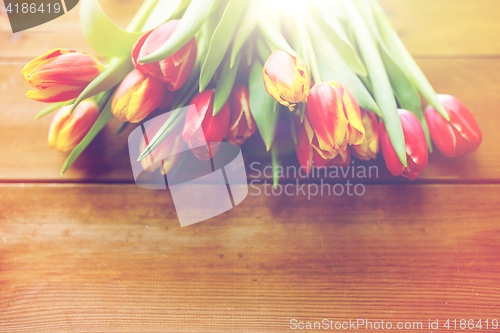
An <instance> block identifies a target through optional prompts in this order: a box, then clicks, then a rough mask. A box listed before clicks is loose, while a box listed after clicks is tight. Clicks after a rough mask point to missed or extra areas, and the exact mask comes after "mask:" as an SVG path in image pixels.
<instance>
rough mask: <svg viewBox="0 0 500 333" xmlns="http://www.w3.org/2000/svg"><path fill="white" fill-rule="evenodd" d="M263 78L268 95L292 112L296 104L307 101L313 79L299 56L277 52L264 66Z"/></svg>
mask: <svg viewBox="0 0 500 333" xmlns="http://www.w3.org/2000/svg"><path fill="white" fill-rule="evenodd" d="M263 78H264V86H265V87H266V91H267V93H268V94H269V95H271V96H272V97H273V98H274V99H275V100H276V101H278V103H281V104H282V105H284V106H287V107H288V108H289V109H290V111H292V110H293V107H294V106H295V104H297V103H302V102H306V101H307V97H308V96H309V87H310V86H311V78H310V76H309V71H308V70H307V66H306V64H305V63H304V61H303V60H302V59H301V58H300V57H299V56H297V57H294V56H291V55H289V54H288V53H286V52H284V51H281V50H277V51H275V52H274V53H273V54H271V56H270V57H269V58H268V59H267V61H266V63H265V65H264V69H263Z"/></svg>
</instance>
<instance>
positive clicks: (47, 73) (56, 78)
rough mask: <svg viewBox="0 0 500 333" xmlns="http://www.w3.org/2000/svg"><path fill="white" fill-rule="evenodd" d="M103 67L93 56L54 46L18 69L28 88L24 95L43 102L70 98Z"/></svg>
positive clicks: (54, 101) (102, 69) (82, 88)
mask: <svg viewBox="0 0 500 333" xmlns="http://www.w3.org/2000/svg"><path fill="white" fill-rule="evenodd" d="M103 71H104V67H103V66H102V64H101V63H100V62H99V60H97V58H96V57H94V56H92V55H90V54H87V53H84V52H79V51H75V50H66V49H54V50H52V51H49V52H47V53H45V54H43V55H41V56H39V57H37V58H35V59H33V60H32V61H31V62H29V63H28V64H27V65H26V66H25V67H24V68H23V70H22V71H21V73H22V74H23V75H24V78H25V79H26V81H27V82H28V84H29V85H30V86H31V87H33V88H35V89H36V90H30V91H28V93H27V94H26V96H27V97H29V98H31V99H33V100H35V101H39V102H45V103H57V102H65V101H70V100H72V99H75V98H77V97H78V96H79V95H80V93H81V92H82V91H83V90H84V89H85V87H87V85H88V84H89V83H90V82H92V81H93V80H94V79H95V78H96V77H97V76H98V75H99V74H101V73H102V72H103Z"/></svg>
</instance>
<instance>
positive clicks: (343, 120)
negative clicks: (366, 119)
mask: <svg viewBox="0 0 500 333" xmlns="http://www.w3.org/2000/svg"><path fill="white" fill-rule="evenodd" d="M306 116H307V119H308V121H309V123H310V125H311V128H312V132H311V133H310V134H309V135H310V136H312V137H310V141H311V144H312V146H313V147H314V149H315V150H316V151H317V152H318V153H319V155H320V156H321V157H322V158H323V159H326V160H331V159H332V158H334V157H335V156H336V155H337V154H338V152H339V150H343V151H345V150H346V149H347V145H348V144H351V145H359V144H361V143H362V142H363V139H364V136H365V129H364V127H363V121H362V119H361V113H360V109H359V105H358V103H357V102H356V100H355V99H354V97H353V96H352V95H351V93H350V92H349V91H348V90H347V89H346V88H345V87H344V86H343V85H341V84H339V83H336V82H329V83H326V82H322V83H318V84H316V85H315V86H314V87H313V88H312V89H311V95H310V96H309V101H308V102H307V106H306Z"/></svg>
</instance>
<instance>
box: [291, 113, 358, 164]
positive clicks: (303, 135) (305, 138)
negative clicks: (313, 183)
mask: <svg viewBox="0 0 500 333" xmlns="http://www.w3.org/2000/svg"><path fill="white" fill-rule="evenodd" d="M295 132H296V134H297V144H296V145H295V150H296V152H297V158H298V160H299V164H300V166H301V168H304V170H305V171H306V172H307V173H309V172H310V171H311V168H312V167H313V166H315V167H322V166H327V167H330V166H339V167H346V166H348V165H349V164H350V163H351V153H350V151H349V149H345V150H344V149H341V148H339V149H338V150H337V154H336V155H335V157H333V158H331V159H325V158H323V157H322V156H321V155H320V154H319V153H318V152H317V151H316V150H315V149H314V148H313V146H312V145H311V142H310V139H309V137H310V135H308V133H311V132H312V128H311V125H310V124H309V121H308V120H307V118H304V122H303V123H301V122H300V116H299V115H297V116H296V120H295Z"/></svg>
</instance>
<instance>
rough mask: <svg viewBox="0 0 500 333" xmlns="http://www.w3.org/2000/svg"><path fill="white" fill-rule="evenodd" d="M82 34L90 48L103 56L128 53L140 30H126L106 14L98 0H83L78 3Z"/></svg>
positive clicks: (139, 35)
mask: <svg viewBox="0 0 500 333" xmlns="http://www.w3.org/2000/svg"><path fill="white" fill-rule="evenodd" d="M80 20H81V22H82V28H83V34H84V35H85V38H86V39H87V42H88V43H89V45H90V46H91V47H92V49H93V50H94V51H95V52H97V53H98V54H100V55H101V56H104V57H119V56H123V55H130V52H131V50H132V47H133V46H134V44H135V42H136V41H137V40H138V39H139V37H141V35H142V33H141V32H128V31H125V30H123V29H121V28H120V27H118V26H117V25H116V24H115V23H113V21H111V19H110V18H109V17H108V16H106V14H105V13H104V11H103V10H102V8H101V6H100V5H99V2H98V0H84V1H81V5H80Z"/></svg>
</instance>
